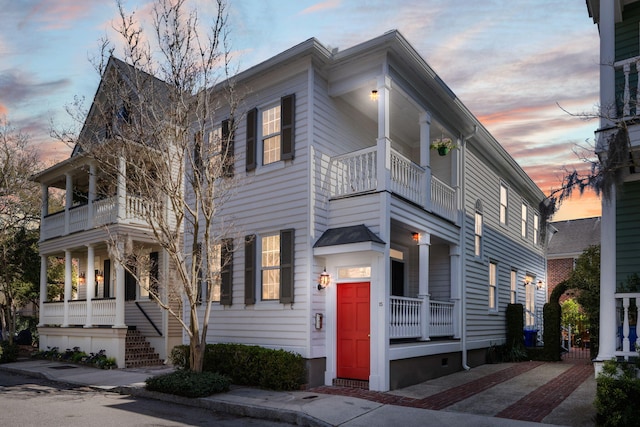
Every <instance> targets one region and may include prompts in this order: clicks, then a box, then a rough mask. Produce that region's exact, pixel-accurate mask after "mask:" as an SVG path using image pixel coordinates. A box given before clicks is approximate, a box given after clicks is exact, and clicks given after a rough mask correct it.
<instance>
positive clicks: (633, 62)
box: [613, 56, 640, 118]
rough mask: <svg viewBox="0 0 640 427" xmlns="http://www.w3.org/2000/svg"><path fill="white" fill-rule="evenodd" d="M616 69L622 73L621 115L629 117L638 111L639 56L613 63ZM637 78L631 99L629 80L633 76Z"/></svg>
mask: <svg viewBox="0 0 640 427" xmlns="http://www.w3.org/2000/svg"><path fill="white" fill-rule="evenodd" d="M613 67H614V68H615V69H616V70H621V71H622V73H623V75H624V89H623V92H622V117H621V118H629V117H632V116H637V115H639V113H640V109H638V106H640V78H638V76H639V75H640V56H636V57H633V58H628V59H624V60H622V61H617V62H615V63H614V64H613ZM634 77H635V79H636V80H637V86H636V88H635V94H636V96H635V99H631V86H630V84H631V83H630V82H631V81H632V80H633V78H634Z"/></svg>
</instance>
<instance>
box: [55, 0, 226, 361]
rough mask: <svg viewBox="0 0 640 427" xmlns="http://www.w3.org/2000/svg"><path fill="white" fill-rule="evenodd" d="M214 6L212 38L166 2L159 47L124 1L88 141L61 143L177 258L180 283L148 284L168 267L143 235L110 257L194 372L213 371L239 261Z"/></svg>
mask: <svg viewBox="0 0 640 427" xmlns="http://www.w3.org/2000/svg"><path fill="white" fill-rule="evenodd" d="M214 3H215V6H216V12H215V16H214V17H213V19H212V21H211V22H210V23H209V25H208V26H207V27H206V30H205V28H204V26H203V25H201V22H200V21H199V15H198V12H197V11H196V10H187V1H186V0H158V1H157V2H156V3H155V4H154V7H153V10H152V13H151V20H152V24H151V28H152V31H151V32H150V33H151V35H150V36H149V35H148V34H147V32H145V27H144V26H143V22H138V21H137V20H136V19H137V17H138V15H137V14H133V13H129V12H127V11H126V10H125V9H124V7H123V5H122V2H121V1H118V2H117V4H118V8H119V21H118V24H117V25H115V26H114V29H115V30H116V32H117V34H118V40H117V41H116V44H117V45H119V46H121V48H122V51H119V50H118V51H116V50H115V48H114V47H113V44H112V43H111V42H110V41H103V43H102V48H101V55H100V57H99V58H98V60H97V61H94V62H95V64H94V65H95V66H96V68H97V70H98V71H99V72H100V73H101V75H102V83H101V86H102V90H99V93H98V95H97V97H96V100H95V101H94V103H93V105H92V106H91V109H90V111H89V115H88V118H87V121H86V122H85V123H84V125H83V126H84V127H83V129H82V131H81V132H80V134H79V136H78V137H77V138H76V137H74V136H73V135H70V134H67V133H64V132H60V133H59V134H58V136H60V137H61V138H62V139H66V140H67V141H70V142H73V143H74V144H75V150H76V151H77V152H82V153H83V155H85V156H89V157H90V158H92V159H93V160H94V162H95V163H96V164H98V165H99V174H100V177H99V180H98V185H97V186H98V188H97V190H96V191H97V193H98V194H104V195H111V196H113V195H114V193H115V191H116V190H115V189H116V188H118V189H119V190H120V191H122V189H124V188H126V194H127V195H132V196H134V197H135V200H136V206H132V207H128V208H131V209H134V210H135V211H136V215H138V216H139V217H140V218H142V219H143V220H144V223H145V226H146V230H147V231H146V233H147V234H148V235H150V236H151V239H152V241H153V242H154V244H156V245H158V246H159V247H160V248H161V249H162V251H163V253H164V254H166V255H167V256H168V260H169V265H170V268H169V272H170V274H169V276H168V277H163V278H157V277H151V276H150V275H148V274H147V275H144V274H142V273H141V272H145V271H146V272H148V271H150V270H152V269H153V267H154V263H156V262H157V260H154V259H152V258H151V257H150V256H149V252H148V251H146V252H145V251H144V250H142V248H141V246H140V245H139V244H138V243H136V242H137V240H136V238H135V237H136V236H131V235H127V234H122V233H121V232H116V231H115V229H114V230H110V236H111V237H110V239H111V242H110V244H109V251H110V256H111V258H112V259H115V260H116V262H118V263H120V264H121V265H123V266H124V268H125V269H126V270H127V271H128V272H129V273H130V274H131V275H133V276H134V277H135V278H136V280H137V281H138V284H139V285H140V286H144V287H145V288H146V289H147V290H148V291H149V293H150V295H151V296H152V297H153V299H155V300H156V301H157V303H158V304H159V305H160V306H161V307H162V308H164V309H166V310H167V311H168V312H169V313H170V315H171V316H173V317H174V318H175V319H177V321H178V322H179V323H180V324H181V326H182V328H183V329H184V331H186V334H187V336H188V337H189V341H190V367H191V369H192V370H194V371H201V370H202V365H203V356H204V350H205V345H206V336H207V329H208V322H209V317H210V310H211V303H212V300H213V299H214V294H216V295H217V294H219V293H220V282H221V277H222V276H223V275H224V274H225V273H227V271H228V269H229V267H230V266H229V265H227V264H228V262H229V259H230V257H229V254H230V252H231V251H232V250H233V248H232V245H231V243H230V240H228V239H227V238H228V237H231V236H230V234H231V233H232V224H231V223H230V221H229V220H228V219H225V218H222V217H221V215H220V208H221V207H222V205H223V204H224V202H225V201H226V200H227V199H228V196H229V194H230V192H231V191H232V190H233V189H234V188H235V187H236V186H237V182H236V179H235V178H234V176H233V134H234V129H235V125H234V123H235V121H234V116H235V112H236V106H237V104H238V99H237V98H236V92H235V87H234V85H233V81H232V80H231V79H230V77H229V76H230V75H232V74H233V73H231V70H230V55H229V46H228V43H227V29H226V27H227V12H226V5H225V3H224V1H223V0H217V1H215V2H214ZM113 54H115V55H116V56H120V58H121V60H119V59H115V58H114V57H113V56H112V55H113ZM77 104H79V103H77ZM76 107H77V105H76ZM75 111H76V112H77V111H78V109H77V108H76V110H75ZM221 114H222V115H221ZM74 115H75V116H78V117H79V116H82V115H83V114H77V113H76V114H74ZM221 119H224V120H221ZM205 136H206V137H205ZM116 183H117V185H115V184H116ZM119 194H120V193H119ZM185 241H186V242H188V243H189V247H186V248H185ZM229 303H230V302H229ZM183 311H184V312H186V313H187V314H186V315H184V314H185V313H183ZM187 317H188V320H185V318H187Z"/></svg>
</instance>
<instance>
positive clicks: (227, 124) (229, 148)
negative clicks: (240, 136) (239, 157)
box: [222, 120, 234, 178]
mask: <svg viewBox="0 0 640 427" xmlns="http://www.w3.org/2000/svg"><path fill="white" fill-rule="evenodd" d="M233 137H234V135H233V121H231V120H223V121H222V159H223V160H222V176H224V177H225V178H231V177H232V176H233V162H234V155H233V150H234V141H233Z"/></svg>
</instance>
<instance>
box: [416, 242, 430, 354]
mask: <svg viewBox="0 0 640 427" xmlns="http://www.w3.org/2000/svg"><path fill="white" fill-rule="evenodd" d="M430 246H431V235H430V234H429V233H420V238H419V240H418V252H419V253H418V298H420V299H421V300H422V305H421V308H420V310H421V313H420V320H421V321H420V341H429V340H431V338H430V336H429V325H430V323H431V307H430V295H429V249H430Z"/></svg>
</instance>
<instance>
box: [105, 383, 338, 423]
mask: <svg viewBox="0 0 640 427" xmlns="http://www.w3.org/2000/svg"><path fill="white" fill-rule="evenodd" d="M112 391H114V392H118V393H120V394H126V395H130V396H135V397H144V398H148V399H155V400H161V401H164V402H172V403H177V404H180V405H184V406H192V407H197V408H204V409H209V410H212V411H218V412H224V413H227V414H232V415H240V416H245V417H250V418H257V419H263V420H270V421H281V422H285V423H289V424H294V425H298V426H306V427H332V426H333V425H332V424H329V423H326V422H324V421H322V420H319V419H317V418H315V417H312V416H310V415H308V414H305V413H302V412H297V411H292V410H289V409H276V408H267V407H264V406H256V405H249V404H239V403H230V402H224V401H221V400H217V399H215V397H202V398H189V397H183V396H176V395H174V394H168V393H160V392H157V391H148V390H145V389H143V388H138V387H126V386H125V387H117V388H115V389H113V390H112Z"/></svg>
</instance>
